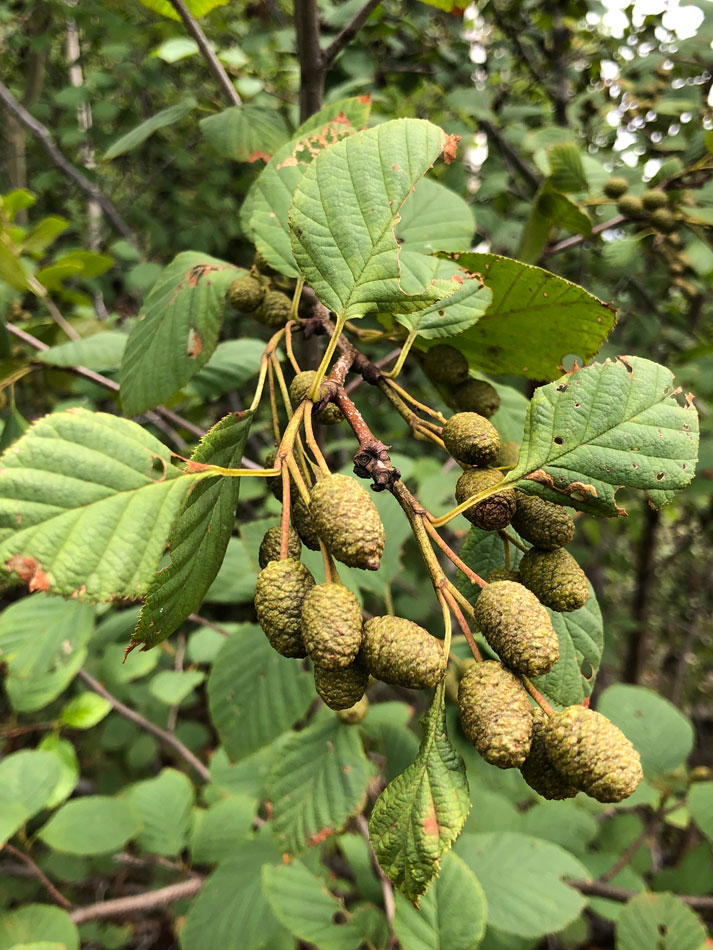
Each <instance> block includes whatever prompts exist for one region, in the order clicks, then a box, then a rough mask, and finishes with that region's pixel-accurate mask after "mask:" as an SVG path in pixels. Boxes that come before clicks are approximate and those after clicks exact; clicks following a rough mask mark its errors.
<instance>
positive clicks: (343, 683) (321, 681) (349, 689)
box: [314, 663, 369, 709]
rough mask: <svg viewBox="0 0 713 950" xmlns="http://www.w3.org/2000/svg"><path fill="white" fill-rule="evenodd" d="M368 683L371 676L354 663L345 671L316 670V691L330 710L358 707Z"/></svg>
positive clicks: (317, 667)
mask: <svg viewBox="0 0 713 950" xmlns="http://www.w3.org/2000/svg"><path fill="white" fill-rule="evenodd" d="M368 683H369V674H368V672H367V671H366V670H365V669H364V668H363V667H362V666H360V665H359V663H352V665H351V666H347V667H345V669H343V670H323V669H322V668H321V667H320V666H315V668H314V686H315V689H316V690H317V693H318V694H319V696H320V697H321V698H322V699H323V700H324V702H325V703H326V704H327V705H328V706H329V708H330V709H350V708H351V707H352V706H354V705H356V704H357V703H358V702H359V700H360V699H361V698H362V696H363V695H364V692H365V690H366V687H367V685H368Z"/></svg>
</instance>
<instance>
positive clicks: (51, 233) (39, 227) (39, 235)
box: [20, 215, 69, 255]
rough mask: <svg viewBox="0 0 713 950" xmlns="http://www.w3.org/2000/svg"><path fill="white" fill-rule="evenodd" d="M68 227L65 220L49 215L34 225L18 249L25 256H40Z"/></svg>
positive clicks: (67, 222)
mask: <svg viewBox="0 0 713 950" xmlns="http://www.w3.org/2000/svg"><path fill="white" fill-rule="evenodd" d="M68 227H69V221H67V220H66V219H65V218H59V217H57V216H56V215H50V217H48V218H43V219H42V221H40V223H39V224H36V225H35V227H34V228H33V229H32V230H31V231H30V233H29V234H28V235H27V237H25V238H23V240H22V242H21V244H20V247H21V248H22V250H23V252H25V253H27V254H38V255H39V254H42V252H43V251H45V250H46V249H47V248H48V247H49V246H50V244H52V242H53V241H55V240H56V239H57V238H58V237H59V236H60V234H62V232H63V231H66V229H67V228H68Z"/></svg>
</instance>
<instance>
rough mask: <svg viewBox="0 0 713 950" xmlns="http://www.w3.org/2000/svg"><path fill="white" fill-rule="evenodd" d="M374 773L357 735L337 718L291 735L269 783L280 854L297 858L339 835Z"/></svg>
mask: <svg viewBox="0 0 713 950" xmlns="http://www.w3.org/2000/svg"><path fill="white" fill-rule="evenodd" d="M372 774H373V766H372V764H371V763H370V762H369V760H368V759H367V757H366V755H365V754H364V749H363V748H362V744H361V738H360V736H359V730H358V729H354V728H353V727H352V726H345V725H343V724H342V723H341V722H339V720H338V719H335V718H332V717H330V718H328V719H323V720H320V721H318V722H315V723H313V724H312V725H311V726H309V727H308V728H307V729H303V730H302V732H298V733H295V735H293V736H291V737H290V738H289V739H288V740H287V741H286V742H285V744H284V746H283V747H282V751H281V753H280V756H279V758H278V760H277V762H276V763H275V766H274V767H273V770H272V772H271V773H270V776H269V777H268V781H267V794H268V797H269V798H270V801H271V802H272V807H273V815H272V819H273V820H272V826H273V831H274V834H275V838H276V841H277V845H278V847H279V848H280V850H281V851H286V852H288V853H289V854H295V855H297V854H301V853H302V852H303V851H306V850H307V848H310V847H312V846H313V845H315V844H318V843H319V842H320V841H323V840H324V839H325V838H327V837H329V835H331V834H333V833H334V832H335V831H339V830H340V829H341V828H342V827H343V825H344V823H345V822H346V820H347V818H349V816H350V815H353V814H354V813H355V812H356V811H357V810H358V809H359V808H360V807H361V805H362V803H363V802H364V796H365V795H366V787H367V784H368V782H369V779H370V778H371V776H372Z"/></svg>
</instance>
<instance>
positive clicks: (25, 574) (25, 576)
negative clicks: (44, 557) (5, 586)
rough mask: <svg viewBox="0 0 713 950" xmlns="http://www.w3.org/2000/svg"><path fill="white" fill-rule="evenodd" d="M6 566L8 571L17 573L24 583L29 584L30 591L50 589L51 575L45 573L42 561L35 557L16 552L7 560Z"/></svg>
mask: <svg viewBox="0 0 713 950" xmlns="http://www.w3.org/2000/svg"><path fill="white" fill-rule="evenodd" d="M5 567H6V568H7V570H8V571H13V572H14V573H15V574H17V576H18V577H19V578H20V580H21V581H22V583H23V584H27V589H28V590H29V591H30V593H32V592H33V591H36V590H49V589H50V579H49V577H48V576H47V575H46V574H45V571H44V568H43V567H42V565H41V564H40V562H39V561H37V560H35V558H33V557H29V556H27V557H23V556H22V555H21V554H15V555H13V556H12V557H11V558H10V560H9V561H5Z"/></svg>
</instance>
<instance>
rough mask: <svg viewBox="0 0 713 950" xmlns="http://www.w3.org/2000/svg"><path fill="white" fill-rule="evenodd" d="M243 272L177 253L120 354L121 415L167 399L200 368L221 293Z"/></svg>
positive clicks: (218, 317)
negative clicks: (121, 358) (122, 356)
mask: <svg viewBox="0 0 713 950" xmlns="http://www.w3.org/2000/svg"><path fill="white" fill-rule="evenodd" d="M242 273H244V271H242V270H241V269H240V268H238V267H235V266H233V265H232V264H227V263H226V262H225V261H219V260H217V259H216V258H214V257H209V256H208V255H207V254H202V253H199V252H198V251H183V252H182V253H181V254H179V255H178V256H177V257H175V258H174V260H173V261H172V262H171V263H170V264H169V265H168V267H166V269H165V270H164V271H163V273H162V274H161V276H160V277H159V279H158V280H157V281H156V284H155V285H154V287H153V289H152V290H151V293H150V294H149V295H148V297H147V298H146V301H145V303H144V305H143V308H142V310H141V313H140V315H139V318H138V319H137V320H136V321H135V322H134V324H133V326H132V328H131V333H130V334H129V341H128V343H127V344H126V349H125V350H124V358H123V360H122V362H121V372H120V374H119V380H120V384H121V403H122V406H123V408H124V412H125V414H126V415H127V416H136V415H138V414H139V413H140V412H144V411H145V410H146V409H152V408H153V407H154V406H157V405H158V404H159V403H160V402H163V400H164V399H168V398H169V396H172V395H173V394H174V393H175V392H176V391H177V390H179V389H180V388H181V386H183V385H184V384H185V383H187V382H188V380H189V379H191V377H192V376H194V375H195V374H196V373H197V372H198V370H199V369H201V367H203V366H205V364H206V363H207V362H208V360H209V359H210V357H211V354H212V353H213V350H214V349H215V346H216V343H217V342H218V334H219V333H220V328H221V326H222V324H223V310H224V297H225V292H226V290H227V289H228V287H229V285H230V284H231V283H232V282H233V281H234V280H235V278H236V277H239V276H240V275H241V274H242Z"/></svg>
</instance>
